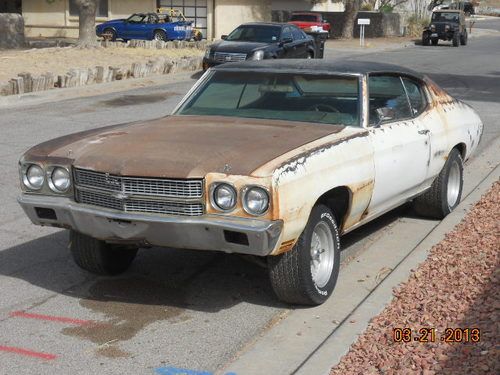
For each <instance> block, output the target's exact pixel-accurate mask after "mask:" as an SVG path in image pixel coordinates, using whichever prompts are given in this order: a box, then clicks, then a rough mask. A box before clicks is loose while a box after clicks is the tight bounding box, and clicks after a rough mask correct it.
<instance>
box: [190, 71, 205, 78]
mask: <svg viewBox="0 0 500 375" xmlns="http://www.w3.org/2000/svg"><path fill="white" fill-rule="evenodd" d="M203 73H205V72H204V71H203V70H200V71H198V72H196V73H194V74H193V75H191V79H200V78H201V76H202V75H203Z"/></svg>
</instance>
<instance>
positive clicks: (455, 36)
mask: <svg viewBox="0 0 500 375" xmlns="http://www.w3.org/2000/svg"><path fill="white" fill-rule="evenodd" d="M459 45H460V33H459V32H458V31H455V32H454V33H453V47H458V46H459Z"/></svg>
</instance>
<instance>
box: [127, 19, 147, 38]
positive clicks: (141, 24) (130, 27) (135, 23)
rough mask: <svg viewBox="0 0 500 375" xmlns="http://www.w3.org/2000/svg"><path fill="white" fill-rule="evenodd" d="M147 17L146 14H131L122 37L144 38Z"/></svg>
mask: <svg viewBox="0 0 500 375" xmlns="http://www.w3.org/2000/svg"><path fill="white" fill-rule="evenodd" d="M146 17H147V16H146V15H144V14H133V15H132V16H130V17H129V18H128V19H127V21H126V22H125V24H124V25H123V34H122V37H123V38H125V39H143V38H144V36H143V34H144V31H145V30H144V28H145V27H146V23H145V21H146ZM141 30H142V32H141Z"/></svg>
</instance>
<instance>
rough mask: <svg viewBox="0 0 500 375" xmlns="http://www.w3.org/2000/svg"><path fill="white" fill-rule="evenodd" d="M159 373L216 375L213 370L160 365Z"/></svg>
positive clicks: (164, 374) (165, 374)
mask: <svg viewBox="0 0 500 375" xmlns="http://www.w3.org/2000/svg"><path fill="white" fill-rule="evenodd" d="M155 372H156V373H157V374H159V375H214V373H213V372H209V371H198V370H188V369H185V368H177V367H171V366H169V367H159V368H157V369H156V370H155ZM226 375H236V373H234V372H228V373H227V374H226Z"/></svg>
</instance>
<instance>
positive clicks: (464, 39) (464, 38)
mask: <svg viewBox="0 0 500 375" xmlns="http://www.w3.org/2000/svg"><path fill="white" fill-rule="evenodd" d="M468 38H469V36H468V35H467V30H465V31H464V32H463V34H462V35H460V44H461V45H462V46H466V45H467V39H468Z"/></svg>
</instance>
